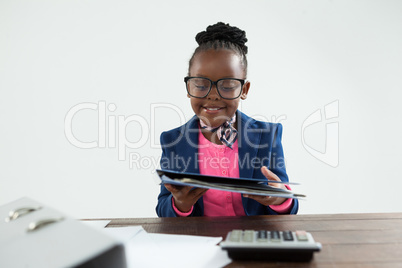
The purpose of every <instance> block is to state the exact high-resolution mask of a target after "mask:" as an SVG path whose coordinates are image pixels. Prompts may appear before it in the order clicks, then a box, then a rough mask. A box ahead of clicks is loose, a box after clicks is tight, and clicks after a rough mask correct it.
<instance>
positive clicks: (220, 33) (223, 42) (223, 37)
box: [189, 22, 248, 76]
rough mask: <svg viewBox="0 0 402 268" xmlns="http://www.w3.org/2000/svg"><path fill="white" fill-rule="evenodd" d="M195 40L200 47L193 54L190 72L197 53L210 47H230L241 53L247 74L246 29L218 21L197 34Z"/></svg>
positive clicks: (217, 48)
mask: <svg viewBox="0 0 402 268" xmlns="http://www.w3.org/2000/svg"><path fill="white" fill-rule="evenodd" d="M195 40H196V41H197V43H198V47H197V48H196V49H195V51H194V53H193V56H192V57H191V59H190V62H189V72H190V68H191V65H192V63H193V60H194V57H195V55H196V54H197V53H199V52H202V51H207V50H210V49H214V50H219V49H228V50H232V51H233V52H235V53H236V54H237V55H239V57H240V61H241V63H242V65H243V70H244V74H245V76H247V57H246V54H247V52H248V48H247V46H246V45H245V44H246V42H247V38H246V32H245V31H243V30H241V29H239V28H237V27H235V26H230V25H229V24H225V23H223V22H218V23H216V24H214V25H210V26H208V27H207V30H206V31H202V32H199V33H198V34H197V35H196V37H195Z"/></svg>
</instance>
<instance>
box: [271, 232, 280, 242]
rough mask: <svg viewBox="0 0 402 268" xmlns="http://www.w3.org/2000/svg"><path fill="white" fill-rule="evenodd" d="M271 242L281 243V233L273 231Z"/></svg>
mask: <svg viewBox="0 0 402 268" xmlns="http://www.w3.org/2000/svg"><path fill="white" fill-rule="evenodd" d="M271 241H272V242H280V241H281V236H280V234H279V231H271Z"/></svg>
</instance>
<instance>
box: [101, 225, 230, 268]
mask: <svg viewBox="0 0 402 268" xmlns="http://www.w3.org/2000/svg"><path fill="white" fill-rule="evenodd" d="M103 230H104V231H105V232H106V233H108V234H109V235H112V236H114V237H116V238H118V239H119V240H120V241H122V242H124V245H125V253H126V260H127V267H128V268H131V267H208V268H210V267H223V266H225V265H227V264H229V263H230V262H231V260H230V259H229V257H228V256H227V253H226V251H223V250H222V249H221V248H220V247H219V246H217V244H218V243H219V242H220V241H222V238H221V237H206V236H191V235H169V234H151V233H147V232H146V231H145V230H144V229H143V228H142V227H141V226H129V227H116V228H105V229H103Z"/></svg>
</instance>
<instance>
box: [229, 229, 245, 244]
mask: <svg viewBox="0 0 402 268" xmlns="http://www.w3.org/2000/svg"><path fill="white" fill-rule="evenodd" d="M242 234H243V231H242V230H233V231H232V232H231V233H230V241H233V242H240V237H241V235H242Z"/></svg>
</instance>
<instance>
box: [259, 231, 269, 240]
mask: <svg viewBox="0 0 402 268" xmlns="http://www.w3.org/2000/svg"><path fill="white" fill-rule="evenodd" d="M267 239H268V232H267V231H266V230H260V231H258V232H257V240H259V241H265V240H267Z"/></svg>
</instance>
